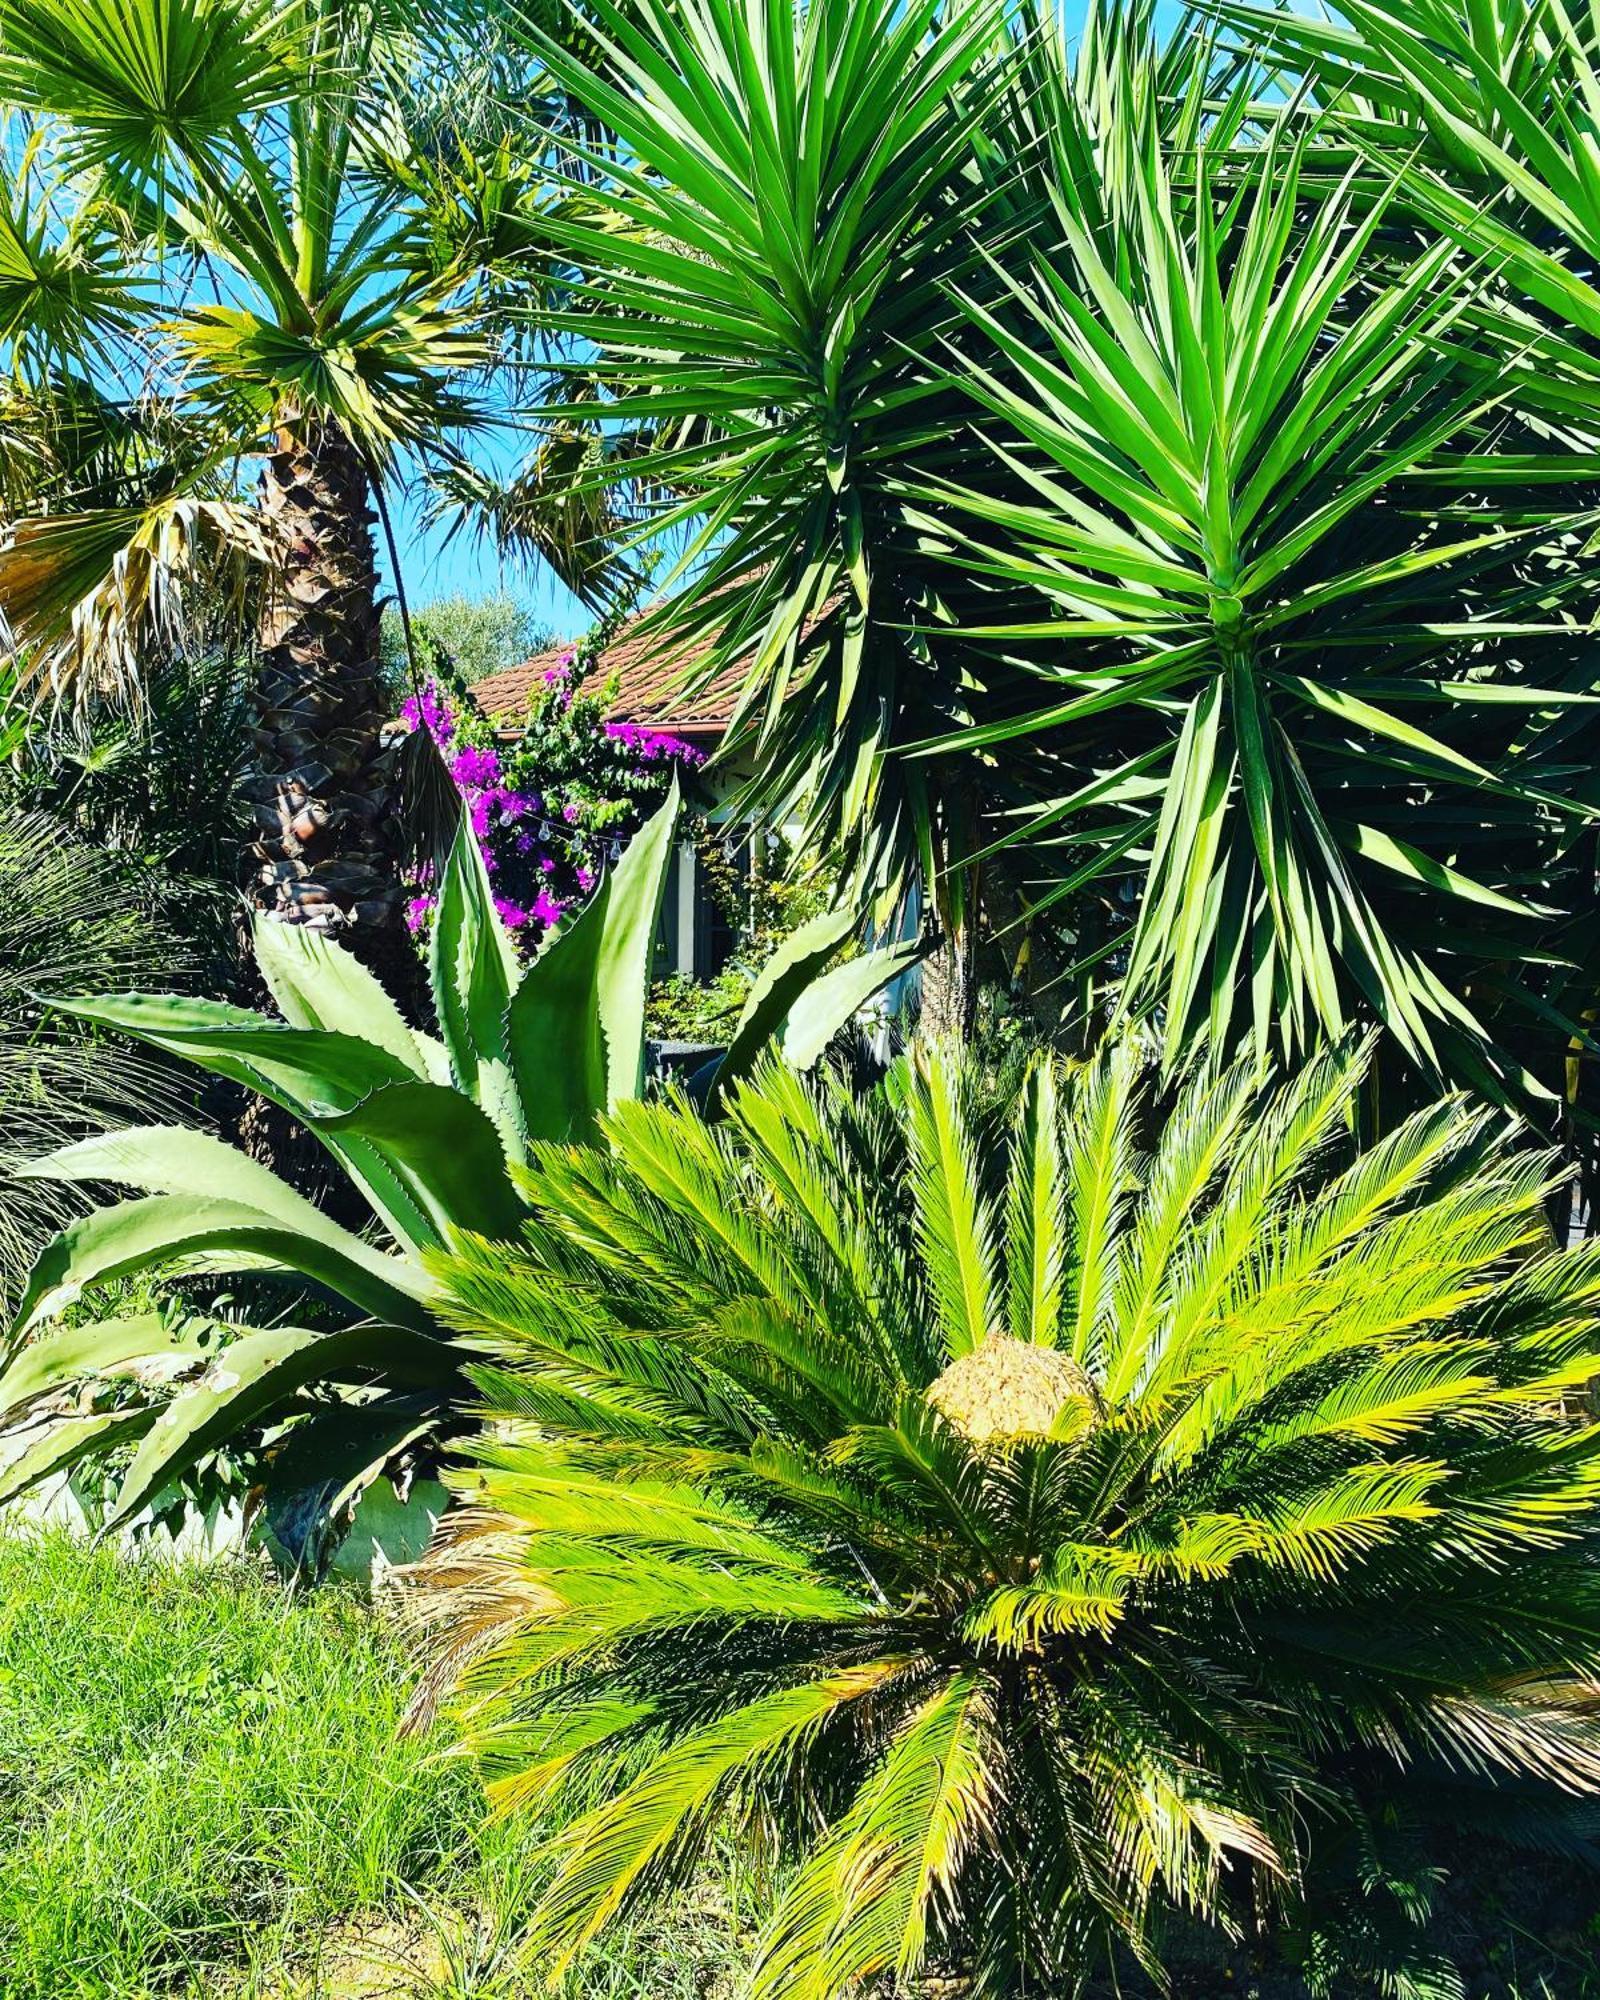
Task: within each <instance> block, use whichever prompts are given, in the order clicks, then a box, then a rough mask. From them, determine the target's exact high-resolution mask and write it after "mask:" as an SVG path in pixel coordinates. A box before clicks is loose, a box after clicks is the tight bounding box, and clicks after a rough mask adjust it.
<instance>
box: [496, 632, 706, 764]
mask: <svg viewBox="0 0 1600 2000" xmlns="http://www.w3.org/2000/svg"><path fill="white" fill-rule="evenodd" d="M639 623H640V621H639V619H637V618H633V619H630V620H629V621H628V623H627V624H625V625H624V626H623V627H622V629H621V630H620V631H619V632H618V633H617V636H616V637H615V638H614V639H613V640H612V642H611V644H610V645H609V646H608V647H607V648H606V650H605V651H604V652H603V653H602V654H601V656H600V659H599V662H598V664H597V665H596V667H595V669H594V673H593V682H592V684H594V685H600V686H603V685H604V683H605V682H606V681H608V680H610V679H612V678H613V677H615V679H616V683H617V692H616V698H615V700H614V701H613V702H612V705H611V710H610V714H611V719H612V720H613V721H615V722H638V723H643V724H645V725H646V726H647V727H649V728H652V729H675V730H679V731H681V732H682V733H683V734H684V735H686V736H720V735H721V734H722V733H723V731H724V730H725V729H726V728H727V726H728V724H729V722H730V721H731V720H732V718H733V708H734V702H735V700H736V698H737V696H738V692H739V683H740V671H739V668H738V667H737V666H734V667H730V668H729V669H728V670H727V671H726V672H724V673H721V674H719V675H718V676H717V678H716V679H715V680H714V681H713V682H712V683H711V685H710V686H709V687H707V688H703V689H701V691H700V692H699V693H698V694H695V695H687V694H685V693H684V691H683V680H684V676H685V675H686V674H687V673H688V672H690V671H691V670H692V669H693V667H694V666H695V664H696V662H697V661H699V660H702V659H704V658H705V655H706V652H707V647H706V646H705V645H704V644H700V645H697V646H689V647H685V646H682V645H678V646H670V645H668V644H667V643H666V642H664V641H662V640H660V639H654V638H643V637H641V636H640V634H639V630H638V627H639ZM568 650H569V648H568V646H567V645H566V644H562V645H558V646H549V647H547V648H546V649H545V651H544V652H542V653H535V654H534V655H533V657H532V659H529V660H523V661H521V662H519V663H518V665H516V666H514V667H502V668H501V670H500V671H499V673H497V674H488V675H486V676H485V678H484V679H483V680H481V681H479V682H477V683H476V685H475V686H474V687H473V690H472V698H473V700H474V701H475V702H476V703H477V704H478V706H479V707H480V708H481V709H482V710H483V712H484V714H485V715H487V716H488V717H489V718H490V719H491V720H492V721H494V722H498V723H500V724H502V725H503V726H504V727H506V728H514V727H515V726H516V724H517V723H518V722H520V721H521V719H522V717H523V715H524V714H525V713H526V712H527V707H528V699H529V696H530V695H532V694H534V693H536V692H537V691H538V690H539V689H540V688H541V687H543V685H544V677H545V674H546V672H547V671H549V670H550V669H551V668H553V667H558V666H560V664H561V661H562V657H563V655H564V654H565V653H566V652H567V651H568Z"/></svg>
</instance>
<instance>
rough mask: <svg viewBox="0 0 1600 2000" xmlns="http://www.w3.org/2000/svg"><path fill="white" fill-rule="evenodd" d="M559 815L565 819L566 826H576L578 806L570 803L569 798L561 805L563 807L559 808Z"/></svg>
mask: <svg viewBox="0 0 1600 2000" xmlns="http://www.w3.org/2000/svg"><path fill="white" fill-rule="evenodd" d="M561 817H562V818H563V819H564V820H565V821H566V823H567V825H568V826H576V825H577V823H578V808H577V807H576V806H575V805H574V804H573V803H572V801H571V800H570V799H569V800H568V801H567V803H566V804H565V805H564V806H563V807H562V808H561Z"/></svg>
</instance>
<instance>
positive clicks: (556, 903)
mask: <svg viewBox="0 0 1600 2000" xmlns="http://www.w3.org/2000/svg"><path fill="white" fill-rule="evenodd" d="M566 907H567V906H566V904H565V903H564V902H562V900H561V898H560V897H559V896H552V895H551V893H550V891H549V890H548V889H541V890H540V891H539V893H538V895H537V896H535V897H534V899H533V918H534V922H535V923H540V924H546V925H549V924H558V923H560V921H561V916H562V912H563V911H564V910H565V909H566Z"/></svg>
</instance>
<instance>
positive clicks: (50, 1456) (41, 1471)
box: [0, 1409, 155, 1507]
mask: <svg viewBox="0 0 1600 2000" xmlns="http://www.w3.org/2000/svg"><path fill="white" fill-rule="evenodd" d="M154 1420H155V1412H154V1411H153V1410H144V1409H139V1410H102V1411H97V1412H96V1413H95V1414H94V1415H92V1416H84V1417H64V1418H62V1420H61V1422H60V1423H56V1424H51V1425H50V1427H49V1428H48V1429H47V1430H46V1431H45V1433H44V1435H43V1436H42V1437H40V1438H39V1439H37V1440H36V1441H35V1442H34V1443H33V1444H31V1445H29V1446H28V1448H27V1449H26V1450H25V1451H24V1452H22V1454H21V1455H20V1456H19V1457H17V1458H14V1459H13V1460H12V1461H11V1463H10V1464H9V1465H8V1466H6V1467H5V1469H4V1471H0V1507H3V1506H4V1505H5V1504H6V1503H7V1502H8V1501H11V1500H15V1499H17V1498H18V1497H19V1495H21V1494H23V1493H26V1492H27V1491H28V1490H29V1489H30V1488H31V1487H34V1486H39V1485H42V1484H43V1483H44V1481H45V1480H47V1479H50V1478H53V1477H54V1475H55V1474H56V1473H58V1472H67V1471H69V1470H70V1469H71V1468H72V1467H73V1466H74V1465H76V1464H77V1463H78V1461H79V1460H80V1459H84V1458H88V1457H90V1456H92V1455H94V1454H97V1453H100V1452H104V1451H109V1450H110V1449H111V1448H112V1446H114V1445H118V1444H126V1443H127V1442H128V1441H129V1440H130V1439H132V1438H136V1437H139V1436H141V1435H142V1434H143V1432H145V1431H147V1430H148V1429H149V1428H150V1425H151V1424H152V1422H153V1421H154Z"/></svg>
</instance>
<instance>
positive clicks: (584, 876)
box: [578, 868, 594, 896]
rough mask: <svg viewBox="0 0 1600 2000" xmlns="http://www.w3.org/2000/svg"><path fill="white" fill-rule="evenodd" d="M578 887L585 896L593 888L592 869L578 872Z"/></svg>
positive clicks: (583, 869) (582, 869) (581, 869)
mask: <svg viewBox="0 0 1600 2000" xmlns="http://www.w3.org/2000/svg"><path fill="white" fill-rule="evenodd" d="M578 887H579V888H580V889H581V890H582V891H583V893H584V894H585V895H586V896H587V895H588V893H589V891H590V890H591V889H592V888H593V887H594V870H593V869H592V868H580V869H579V870H578Z"/></svg>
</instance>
